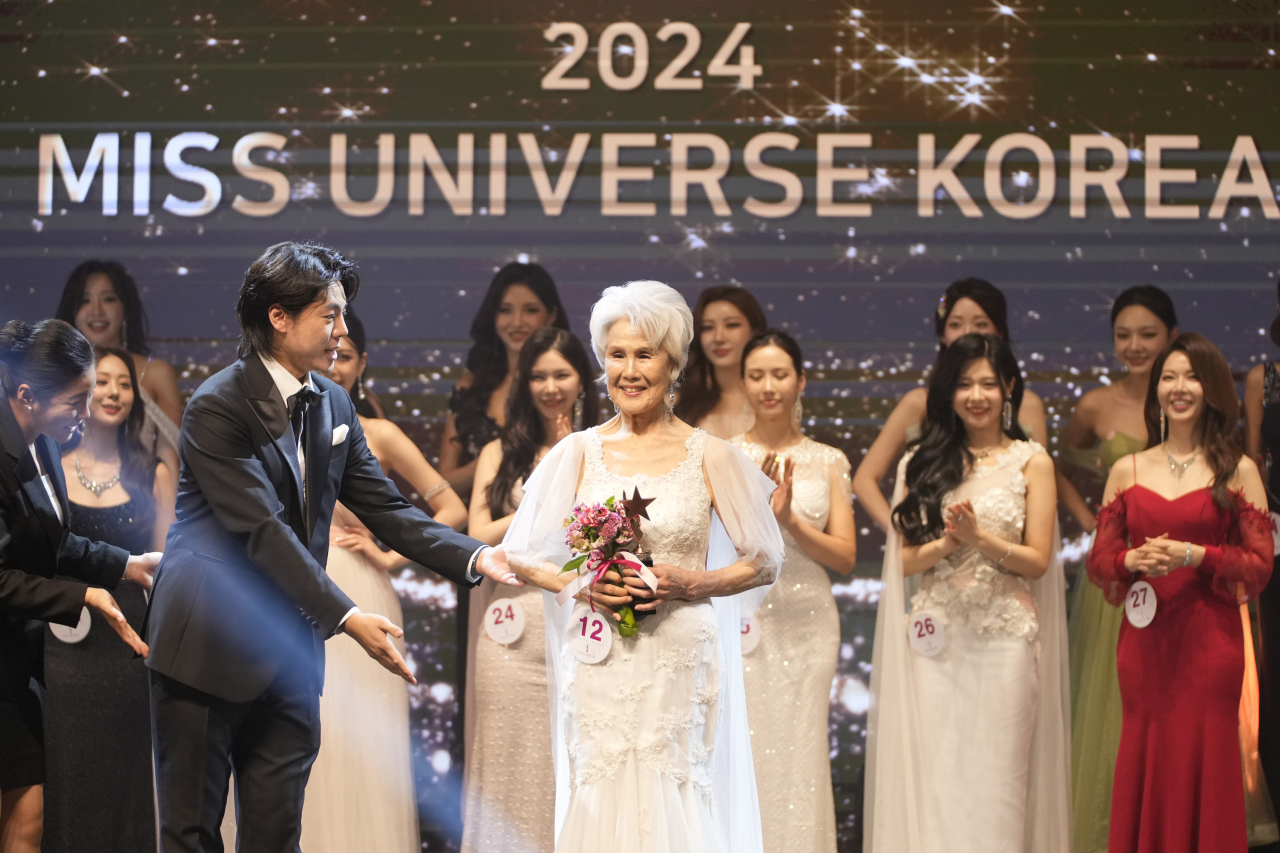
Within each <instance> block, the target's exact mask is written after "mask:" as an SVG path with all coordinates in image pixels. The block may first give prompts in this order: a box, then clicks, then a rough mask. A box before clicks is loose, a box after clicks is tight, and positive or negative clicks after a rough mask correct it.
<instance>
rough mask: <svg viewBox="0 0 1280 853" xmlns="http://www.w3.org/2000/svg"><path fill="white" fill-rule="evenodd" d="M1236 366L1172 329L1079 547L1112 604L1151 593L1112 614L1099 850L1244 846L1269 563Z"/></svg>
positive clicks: (1213, 851)
mask: <svg viewBox="0 0 1280 853" xmlns="http://www.w3.org/2000/svg"><path fill="white" fill-rule="evenodd" d="M1238 419H1239V402H1238V399H1237V397H1236V391H1235V383H1234V381H1233V380H1232V377H1231V370H1230V368H1229V367H1228V365H1227V361H1226V359H1225V358H1223V356H1222V353H1220V352H1219V351H1218V349H1217V348H1216V347H1215V346H1214V345H1213V344H1212V343H1211V342H1210V341H1209V340H1208V339H1207V338H1205V337H1203V336H1202V335H1197V334H1195V333H1190V332H1189V333H1185V334H1182V335H1179V336H1178V337H1177V338H1176V339H1175V340H1174V341H1173V342H1172V343H1170V344H1169V346H1168V347H1167V348H1166V349H1165V350H1164V352H1163V353H1161V355H1160V357H1159V358H1158V359H1157V360H1156V363H1155V365H1154V370H1153V371H1152V373H1151V384H1150V386H1149V388H1148V392H1147V403H1146V420H1147V433H1148V435H1150V436H1153V439H1152V442H1151V444H1150V446H1148V447H1147V449H1146V450H1143V451H1141V452H1139V453H1136V454H1133V455H1132V456H1127V457H1125V458H1123V459H1121V460H1120V461H1119V462H1117V463H1116V465H1115V467H1114V468H1112V470H1111V475H1110V477H1109V478H1108V480H1107V488H1106V495H1105V496H1104V503H1105V505H1104V506H1103V508H1102V511H1101V512H1100V513H1099V514H1098V532H1097V538H1096V540H1095V542H1094V546H1093V551H1092V553H1091V554H1090V555H1089V577H1090V578H1091V579H1092V580H1093V582H1094V583H1096V584H1098V586H1100V587H1102V589H1103V591H1104V592H1105V593H1106V595H1107V598H1108V600H1109V601H1111V603H1112V604H1115V605H1117V606H1122V605H1124V604H1125V603H1126V598H1127V597H1128V596H1129V593H1130V591H1131V589H1132V588H1133V587H1134V586H1135V584H1137V583H1138V582H1140V581H1145V582H1146V583H1147V584H1149V585H1150V587H1151V589H1148V590H1144V589H1143V588H1142V587H1138V588H1137V589H1135V590H1133V591H1134V597H1135V599H1136V598H1141V597H1142V594H1143V593H1144V592H1145V594H1146V597H1147V598H1150V597H1152V596H1154V598H1155V600H1156V610H1155V617H1154V619H1152V620H1151V622H1150V623H1149V624H1147V625H1146V627H1142V628H1138V627H1135V621H1136V622H1138V623H1139V624H1141V620H1140V619H1138V620H1135V619H1134V618H1133V617H1132V616H1131V617H1130V619H1128V620H1127V621H1126V622H1125V623H1124V624H1123V625H1122V626H1121V629H1120V642H1119V644H1118V646H1117V668H1118V670H1119V675H1120V694H1121V702H1122V705H1123V709H1124V725H1123V728H1122V730H1121V735H1120V753H1119V757H1118V759H1117V761H1116V775H1115V787H1114V789H1113V792H1112V802H1111V835H1110V843H1109V844H1108V850H1109V853H1194V851H1200V853H1233V851H1234V853H1245V851H1246V850H1247V849H1248V842H1247V839H1246V834H1245V809H1244V787H1243V782H1242V777H1241V767H1240V746H1239V744H1238V743H1237V731H1236V723H1237V715H1238V712H1239V706H1240V687H1241V683H1242V680H1243V676H1244V671H1243V668H1242V667H1243V666H1244V636H1243V633H1242V630H1241V622H1240V610H1239V606H1240V604H1241V603H1243V602H1245V601H1248V600H1249V599H1250V598H1252V597H1253V596H1254V595H1256V594H1257V593H1258V591H1259V590H1260V589H1261V588H1262V587H1263V586H1265V585H1266V582H1267V579H1268V578H1269V577H1270V575H1271V565H1272V560H1271V555H1272V549H1273V546H1272V536H1271V533H1272V527H1273V525H1272V522H1271V518H1270V516H1269V515H1268V514H1267V512H1266V506H1267V500H1266V492H1265V489H1264V488H1263V485H1262V479H1261V477H1260V476H1259V474H1258V469H1257V466H1256V465H1255V464H1254V463H1253V461H1252V460H1251V459H1249V457H1247V456H1244V455H1243V453H1242V451H1241V449H1240V447H1239V445H1238V442H1237V440H1236V437H1235V430H1236V424H1237V422H1238Z"/></svg>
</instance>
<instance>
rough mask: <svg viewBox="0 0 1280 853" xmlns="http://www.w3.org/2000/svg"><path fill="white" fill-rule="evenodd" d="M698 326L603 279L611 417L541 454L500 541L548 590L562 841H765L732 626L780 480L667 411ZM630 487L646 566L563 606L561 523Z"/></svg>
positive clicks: (570, 845) (703, 850)
mask: <svg viewBox="0 0 1280 853" xmlns="http://www.w3.org/2000/svg"><path fill="white" fill-rule="evenodd" d="M692 337H693V317H692V315H691V313H690V311H689V307H688V305H686V304H685V302H684V299H683V298H682V297H681V296H680V294H678V293H677V292H676V291H675V290H673V289H672V288H670V287H668V286H666V285H665V284H660V283H658V282H654V281H638V282H632V283H630V284H628V285H626V286H625V287H610V288H607V289H606V290H605V291H604V293H603V294H602V296H601V298H600V301H599V302H597V303H596V304H595V306H594V307H593V308H592V312H591V344H592V347H593V348H594V349H595V353H596V357H597V358H598V359H599V361H600V363H601V364H602V365H603V366H604V375H605V380H606V382H607V386H608V392H609V397H610V399H611V400H612V401H613V405H614V407H615V408H616V409H617V412H618V414H617V416H616V417H614V418H613V419H612V420H610V421H609V422H607V423H605V424H603V425H602V426H599V427H594V428H592V429H588V430H584V431H583V432H579V433H574V434H573V435H571V436H569V437H568V438H566V439H564V440H563V441H561V442H560V444H558V445H557V446H556V447H555V449H553V450H552V451H551V452H550V453H549V454H548V455H547V457H546V459H545V460H543V462H542V464H541V465H539V466H538V468H537V470H535V472H534V473H533V475H532V476H531V477H530V478H529V482H528V483H527V484H526V486H525V500H524V501H523V502H522V503H521V505H520V508H519V510H518V511H517V512H516V516H515V519H514V520H513V521H512V524H511V528H510V530H509V531H508V533H507V536H506V538H505V540H504V545H505V546H506V549H507V553H508V562H509V563H510V565H511V566H512V568H513V569H514V570H515V571H516V572H517V573H519V574H520V575H521V576H522V577H524V578H525V580H527V581H529V582H531V583H533V584H536V585H537V586H539V587H541V588H542V589H544V590H546V591H547V607H546V619H547V627H546V633H547V636H548V638H549V639H548V656H547V658H548V677H549V680H550V682H551V685H550V687H551V705H552V727H553V737H554V739H555V748H556V777H557V789H558V790H557V804H556V818H557V820H556V829H557V841H556V850H557V853H599V851H601V850H610V851H614V853H730V851H732V853H760V851H761V850H762V844H761V839H760V813H759V806H758V803H757V799H756V791H755V777H754V770H753V768H752V760H751V743H750V736H749V732H748V729H747V727H746V699H745V694H744V692H743V685H742V661H741V647H740V645H739V626H740V624H741V623H740V620H741V618H742V616H743V615H744V614H745V612H746V610H748V609H749V608H750V604H751V602H752V601H755V602H758V600H759V598H760V597H761V596H762V593H763V591H764V589H763V588H764V587H766V586H767V585H768V584H770V583H771V582H772V581H773V578H774V577H775V575H776V574H777V570H778V566H779V565H780V564H781V561H782V556H783V543H782V536H781V533H780V532H779V530H778V526H777V522H776V521H775V520H774V516H773V513H772V512H771V511H770V509H769V501H768V498H769V493H770V492H771V490H772V488H773V483H772V481H771V480H769V479H768V478H767V477H765V476H764V475H763V474H762V473H761V471H760V469H759V467H758V466H756V465H754V464H752V463H751V461H750V460H748V459H747V457H746V456H745V455H743V454H742V453H741V452H740V451H738V450H737V449H735V448H733V447H731V446H730V445H729V444H728V443H726V442H724V441H721V440H719V439H716V438H711V437H709V436H708V435H707V434H706V433H705V432H703V431H702V430H699V429H694V428H693V427H690V426H689V425H688V424H685V423H683V422H682V421H680V420H678V419H677V418H676V417H675V416H674V415H673V414H672V412H671V407H672V403H673V398H674V396H675V394H674V391H675V386H676V382H677V380H678V378H679V376H680V373H681V371H682V370H683V368H684V364H685V359H686V354H687V350H688V347H689V342H690V340H691V339H692ZM637 490H638V491H639V492H640V495H639V497H641V498H643V499H646V500H648V501H650V502H649V503H648V505H647V507H646V513H647V520H645V521H643V522H642V524H643V527H642V544H643V547H644V549H646V550H647V551H648V552H650V554H651V555H652V558H653V567H652V575H651V576H649V578H648V579H644V578H641V577H640V575H639V574H637V572H635V571H633V570H632V569H629V568H623V569H622V570H621V573H619V572H618V571H612V570H611V571H610V572H609V573H608V575H606V576H605V577H604V578H603V579H602V580H601V581H600V582H599V583H597V584H596V585H595V586H594V587H591V588H589V589H584V590H583V592H581V593H579V595H578V598H579V600H578V601H576V602H575V601H574V600H572V599H571V600H569V601H568V602H567V603H565V604H564V605H563V606H558V605H556V604H555V599H554V597H553V595H552V594H553V593H558V592H560V591H561V590H563V589H565V588H566V587H567V586H568V585H569V583H570V582H571V581H574V580H575V579H576V578H577V575H575V574H574V573H573V572H566V573H562V572H561V567H562V566H563V565H564V564H565V563H566V562H567V561H568V560H569V558H570V553H569V549H568V546H567V545H566V544H565V541H564V536H565V530H564V521H565V518H566V517H568V516H569V515H570V514H571V512H572V511H573V507H574V506H575V505H576V504H579V503H593V504H594V503H603V502H604V501H605V500H606V499H607V498H609V497H614V498H615V499H617V500H622V499H625V498H633V497H636V494H635V493H636V491H637ZM749 590H750V591H751V592H748V591H749ZM743 593H746V594H745V595H742V594H743ZM624 605H630V606H633V607H634V609H635V611H636V612H637V615H638V616H641V617H643V618H641V619H640V621H639V630H638V633H637V634H636V635H635V636H632V637H625V636H623V635H621V634H620V633H619V632H618V628H617V621H616V620H617V616H616V614H614V613H613V612H612V608H618V607H622V606H624ZM610 615H613V616H614V618H613V619H610V618H608V617H609V616H610ZM601 629H603V630H601ZM593 638H594V639H593ZM602 654H603V657H601V655H602Z"/></svg>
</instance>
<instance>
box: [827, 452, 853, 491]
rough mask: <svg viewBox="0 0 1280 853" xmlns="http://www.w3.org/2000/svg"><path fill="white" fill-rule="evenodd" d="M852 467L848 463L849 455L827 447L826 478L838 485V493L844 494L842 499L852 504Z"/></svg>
mask: <svg viewBox="0 0 1280 853" xmlns="http://www.w3.org/2000/svg"><path fill="white" fill-rule="evenodd" d="M852 473H853V468H852V466H851V465H850V464H849V457H848V456H845V455H844V454H843V453H842V452H840V451H839V450H837V449H835V448H834V447H828V448H827V474H828V478H829V479H831V480H833V481H835V483H836V484H837V485H838V486H839V487H840V494H842V495H844V499H845V500H846V501H848V502H849V505H850V506H852V505H853V477H852Z"/></svg>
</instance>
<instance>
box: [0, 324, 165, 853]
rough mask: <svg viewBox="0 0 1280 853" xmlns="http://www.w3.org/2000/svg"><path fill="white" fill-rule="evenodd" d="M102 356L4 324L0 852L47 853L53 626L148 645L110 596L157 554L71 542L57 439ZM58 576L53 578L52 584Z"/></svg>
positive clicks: (71, 335) (81, 410) (44, 327)
mask: <svg viewBox="0 0 1280 853" xmlns="http://www.w3.org/2000/svg"><path fill="white" fill-rule="evenodd" d="M94 384H95V375H94V357H93V348H92V347H90V345H89V342H88V341H86V340H85V339H84V336H82V335H81V334H80V333H79V332H77V331H76V330H75V329H74V328H73V327H71V326H69V325H67V324H66V323H64V322H62V321H61V320H45V321H43V322H41V323H37V324H36V325H35V326H34V327H33V326H29V325H27V324H26V323H23V322H21V321H19V320H13V321H10V322H9V323H6V324H5V325H4V326H0V388H2V389H3V392H4V395H3V396H4V399H3V400H2V401H0V839H3V840H2V841H0V845H2V849H0V853H38V851H39V849H40V837H41V834H42V830H43V787H42V786H43V783H44V746H43V732H42V726H41V716H40V702H39V698H38V696H37V695H36V693H35V692H34V691H33V690H32V688H31V679H32V678H33V677H34V678H35V679H36V680H37V681H39V680H41V678H42V667H41V661H42V657H43V637H44V626H43V625H42V624H41V623H40V621H35V620H43V621H48V622H56V623H60V624H63V625H70V626H74V625H75V624H76V623H77V622H78V621H79V620H80V618H81V617H80V612H81V609H82V608H83V607H85V606H88V607H92V608H94V609H95V610H97V611H98V612H99V613H101V614H102V615H103V616H104V617H105V618H106V619H107V621H108V622H109V623H110V624H111V626H112V627H113V628H115V630H116V632H117V633H119V634H120V636H121V638H122V639H124V641H125V642H126V643H128V644H129V646H130V647H132V648H133V650H134V651H136V652H137V653H138V654H140V655H144V656H145V655H146V654H147V647H146V645H145V644H144V643H143V642H142V640H141V639H139V637H138V635H137V634H136V633H134V631H133V629H132V628H130V627H129V623H128V622H127V621H126V620H125V618H124V616H123V615H122V614H121V612H120V609H119V608H118V607H117V606H116V602H115V599H113V598H112V597H111V594H110V593H109V592H107V590H106V589H103V587H106V588H107V589H114V588H115V586H116V584H118V583H119V582H120V581H121V580H129V581H133V582H134V583H138V584H140V585H142V586H143V587H147V588H150V586H151V575H152V574H153V573H154V571H155V565H156V563H157V562H158V561H159V557H160V555H159V554H154V553H153V554H144V555H142V556H138V557H130V556H129V553H128V552H127V551H124V550H123V549H121V548H116V547H115V546H113V545H106V544H103V543H100V542H90V541H89V540H87V539H85V538H83V537H80V536H76V535H75V534H73V533H70V532H69V531H68V530H67V528H66V524H65V519H66V517H67V512H68V508H67V491H66V486H65V483H64V481H63V479H62V463H61V461H60V459H61V454H60V451H59V449H58V442H59V441H66V440H67V439H68V438H70V437H71V434H72V432H74V431H75V430H76V429H77V428H78V427H79V425H80V422H81V421H82V420H83V419H84V418H85V417H86V415H87V413H88V407H89V399H90V397H91V396H92V395H93V388H94ZM55 575H58V576H59V577H57V578H55V577H54V576H55Z"/></svg>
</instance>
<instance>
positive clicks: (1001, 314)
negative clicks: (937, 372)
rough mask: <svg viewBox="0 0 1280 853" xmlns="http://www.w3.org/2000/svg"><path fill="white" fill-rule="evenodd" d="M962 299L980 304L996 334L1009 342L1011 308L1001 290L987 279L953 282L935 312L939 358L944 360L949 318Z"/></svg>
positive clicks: (963, 279)
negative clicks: (943, 338)
mask: <svg viewBox="0 0 1280 853" xmlns="http://www.w3.org/2000/svg"><path fill="white" fill-rule="evenodd" d="M961 299H971V300H973V301H974V302H976V303H978V307H979V308H981V309H982V313H984V314H986V315H987V317H989V318H990V319H991V322H992V324H993V325H995V327H996V333H997V334H998V335H999V336H1000V337H1001V338H1003V339H1004V340H1005V342H1006V343H1007V342H1009V306H1008V304H1007V303H1006V302H1005V299H1004V294H1003V293H1001V292H1000V288H998V287H996V286H995V285H994V284H992V283H991V282H989V281H987V280H986V279H981V278H962V279H960V280H959V281H953V282H951V286H950V287H948V288H947V291H946V293H944V294H942V298H941V299H939V300H938V310H937V311H936V312H934V318H933V325H934V330H935V331H936V332H937V335H938V341H939V343H938V358H939V359H941V358H942V353H943V352H944V351H945V350H946V348H947V347H946V345H944V344H943V343H941V341H942V335H943V333H944V332H945V331H946V330H947V318H948V317H950V316H951V312H952V311H954V310H955V308H956V303H957V302H959V301H960V300H961Z"/></svg>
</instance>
